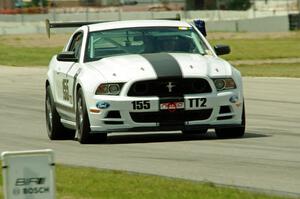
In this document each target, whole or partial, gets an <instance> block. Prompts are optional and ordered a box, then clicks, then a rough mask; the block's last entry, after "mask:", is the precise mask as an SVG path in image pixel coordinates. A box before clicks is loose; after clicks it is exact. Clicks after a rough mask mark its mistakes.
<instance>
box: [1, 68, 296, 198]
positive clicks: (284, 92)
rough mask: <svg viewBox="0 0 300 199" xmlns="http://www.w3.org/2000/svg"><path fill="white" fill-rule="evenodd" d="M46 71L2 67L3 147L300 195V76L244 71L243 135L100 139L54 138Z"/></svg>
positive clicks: (63, 160) (114, 136)
mask: <svg viewBox="0 0 300 199" xmlns="http://www.w3.org/2000/svg"><path fill="white" fill-rule="evenodd" d="M45 79H46V68H9V67H0V110H1V112H0V152H3V151H15V150H33V149H46V148H50V149H53V150H54V152H55V159H56V162H57V163H63V164H71V165H81V166H88V167H97V168H104V169H117V170H128V171H132V172H142V173H147V174H154V175H163V176H169V177H176V178H185V179H190V180H196V181H209V182H213V183H217V184H221V185H234V186H239V187H246V188H250V189H254V190H263V191H267V192H271V193H274V194H277V193H278V194H288V195H292V196H298V197H299V196H300V79H288V78H244V88H245V99H246V116H247V129H246V135H245V137H244V138H242V139H223V140H221V139H217V138H216V137H215V135H214V133H213V131H211V132H209V133H208V134H207V135H194V136H185V135H182V134H180V132H156V133H154V132H149V133H147V134H145V133H144V134H110V135H109V139H108V141H107V143H104V144H94V145H80V144H79V143H78V142H76V141H72V140H67V141H50V140H49V139H48V137H47V135H46V128H45V116H44V115H45V114H44V81H45Z"/></svg>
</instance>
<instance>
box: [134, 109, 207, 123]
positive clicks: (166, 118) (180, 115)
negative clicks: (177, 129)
mask: <svg viewBox="0 0 300 199" xmlns="http://www.w3.org/2000/svg"><path fill="white" fill-rule="evenodd" d="M212 111H213V109H203V110H187V111H185V110H177V111H176V112H169V111H160V112H131V113H130V116H131V118H132V120H133V121H134V122H136V123H169V124H178V123H181V122H187V121H196V120H206V119H208V118H209V117H210V115H211V113H212Z"/></svg>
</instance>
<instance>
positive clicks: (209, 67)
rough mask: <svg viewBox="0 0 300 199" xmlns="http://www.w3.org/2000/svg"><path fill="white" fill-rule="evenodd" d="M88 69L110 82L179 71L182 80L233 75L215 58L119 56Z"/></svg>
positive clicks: (175, 54) (180, 54)
mask: <svg viewBox="0 0 300 199" xmlns="http://www.w3.org/2000/svg"><path fill="white" fill-rule="evenodd" d="M87 65H89V66H90V67H92V68H93V69H94V70H95V71H97V72H99V73H100V74H101V75H102V76H103V77H104V78H105V79H106V80H110V81H113V82H114V81H122V82H126V81H130V80H135V79H155V78H158V77H162V76H165V77H173V75H174V73H176V71H179V72H178V73H176V76H178V75H180V76H182V77H202V76H208V77H212V78H216V77H224V76H231V75H232V67H231V65H230V64H229V63H228V62H226V61H224V60H222V59H220V58H218V57H214V56H210V55H205V56H202V55H199V54H187V53H168V54H167V53H157V54H146V55H138V54H135V55H122V56H114V57H108V58H103V59H101V60H98V61H94V62H89V63H88V64H87ZM175 65H176V66H175ZM161 69H163V70H161ZM174 71H175V72H174ZM179 73H180V74H179Z"/></svg>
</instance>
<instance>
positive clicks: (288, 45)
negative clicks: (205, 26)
mask: <svg viewBox="0 0 300 199" xmlns="http://www.w3.org/2000/svg"><path fill="white" fill-rule="evenodd" d="M210 42H211V44H212V46H213V45H216V44H226V45H229V46H230V48H231V53H230V54H229V55H225V56H222V57H223V58H224V59H226V60H260V59H278V58H294V57H300V53H299V52H300V39H294V38H278V39H256V40H245V39H232V40H231V39H222V40H211V41H210Z"/></svg>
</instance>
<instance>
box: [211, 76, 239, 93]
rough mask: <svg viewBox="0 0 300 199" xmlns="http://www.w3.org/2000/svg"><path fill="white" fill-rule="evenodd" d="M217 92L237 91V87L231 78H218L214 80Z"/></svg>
mask: <svg viewBox="0 0 300 199" xmlns="http://www.w3.org/2000/svg"><path fill="white" fill-rule="evenodd" d="M213 80H214V83H215V86H216V89H217V91H223V90H229V89H235V88H236V85H235V82H234V80H233V79H231V78H218V79H213Z"/></svg>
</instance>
